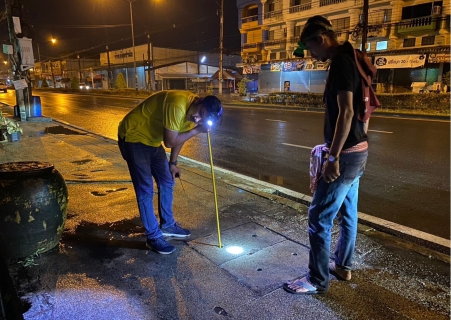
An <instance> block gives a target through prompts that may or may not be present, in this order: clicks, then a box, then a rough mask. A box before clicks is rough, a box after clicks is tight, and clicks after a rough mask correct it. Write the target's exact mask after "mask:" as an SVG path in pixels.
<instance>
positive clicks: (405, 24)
mask: <svg viewBox="0 0 451 320" xmlns="http://www.w3.org/2000/svg"><path fill="white" fill-rule="evenodd" d="M436 23H437V17H436V16H428V17H421V18H415V19H408V20H401V21H400V22H399V25H398V32H399V33H406V32H412V31H421V30H423V31H425V30H435V28H436Z"/></svg>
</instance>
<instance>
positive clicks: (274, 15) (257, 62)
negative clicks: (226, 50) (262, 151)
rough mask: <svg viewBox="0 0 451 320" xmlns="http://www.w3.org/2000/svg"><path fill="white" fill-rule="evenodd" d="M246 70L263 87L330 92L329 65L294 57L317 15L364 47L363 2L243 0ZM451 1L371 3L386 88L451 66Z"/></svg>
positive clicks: (427, 78)
mask: <svg viewBox="0 0 451 320" xmlns="http://www.w3.org/2000/svg"><path fill="white" fill-rule="evenodd" d="M237 7H238V17H239V18H238V25H239V30H240V33H241V58H242V62H241V64H239V66H240V67H242V68H243V74H247V75H248V77H249V78H250V79H252V80H254V81H258V91H259V92H260V93H269V92H274V91H296V92H322V91H323V90H324V85H325V79H326V76H327V72H326V70H327V64H324V63H320V62H318V61H315V60H314V59H311V58H310V57H309V52H306V58H305V59H298V58H296V57H294V56H293V51H294V50H295V49H296V47H297V42H298V41H299V36H300V33H301V31H302V28H303V26H304V25H305V23H306V21H307V20H308V18H309V17H312V16H314V15H322V16H325V17H326V18H328V19H329V21H330V22H331V23H332V26H333V28H334V30H335V32H336V35H337V38H338V40H339V41H340V42H344V41H349V42H350V43H351V44H352V45H353V46H354V47H355V48H359V47H361V38H362V9H363V0H237ZM449 21H450V3H449V1H431V0H411V1H403V0H369V12H368V33H367V37H368V40H367V47H366V50H367V54H368V55H369V56H370V57H371V58H372V61H373V63H374V64H375V66H376V67H377V68H378V73H377V77H376V78H375V79H374V82H375V87H376V88H377V90H378V92H406V91H411V90H412V88H411V85H412V83H415V82H424V83H425V84H426V85H434V84H436V83H439V82H441V78H442V75H443V74H445V73H446V72H449V70H450V23H449Z"/></svg>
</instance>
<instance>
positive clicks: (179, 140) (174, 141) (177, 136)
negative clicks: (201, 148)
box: [163, 125, 207, 151]
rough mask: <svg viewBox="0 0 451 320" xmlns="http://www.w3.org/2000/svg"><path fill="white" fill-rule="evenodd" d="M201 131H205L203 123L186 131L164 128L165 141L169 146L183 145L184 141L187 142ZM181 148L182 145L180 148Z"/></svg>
mask: <svg viewBox="0 0 451 320" xmlns="http://www.w3.org/2000/svg"><path fill="white" fill-rule="evenodd" d="M201 132H204V126H202V125H198V126H197V127H195V128H193V129H191V130H189V131H186V132H177V131H172V130H169V129H166V128H164V135H163V142H164V145H165V146H166V147H167V148H174V147H176V146H178V145H183V143H185V142H186V141H187V140H188V139H190V138H192V137H194V136H195V135H197V134H199V133H201ZM205 132H207V131H205ZM181 148H182V147H181V146H180V149H181ZM179 151H180V150H179Z"/></svg>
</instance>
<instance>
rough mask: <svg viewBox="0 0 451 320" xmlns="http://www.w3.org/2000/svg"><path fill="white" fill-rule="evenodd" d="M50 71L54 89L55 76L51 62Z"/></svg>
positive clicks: (51, 62)
mask: <svg viewBox="0 0 451 320" xmlns="http://www.w3.org/2000/svg"><path fill="white" fill-rule="evenodd" d="M50 70H51V71H52V81H53V88H54V89H55V88H56V82H55V74H54V73H53V61H50Z"/></svg>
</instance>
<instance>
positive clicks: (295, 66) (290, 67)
mask: <svg viewBox="0 0 451 320" xmlns="http://www.w3.org/2000/svg"><path fill="white" fill-rule="evenodd" d="M328 66H329V63H328V62H321V61H317V60H312V59H306V60H302V61H291V62H280V63H271V69H270V70H271V71H282V72H292V71H320V70H327V68H328Z"/></svg>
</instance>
